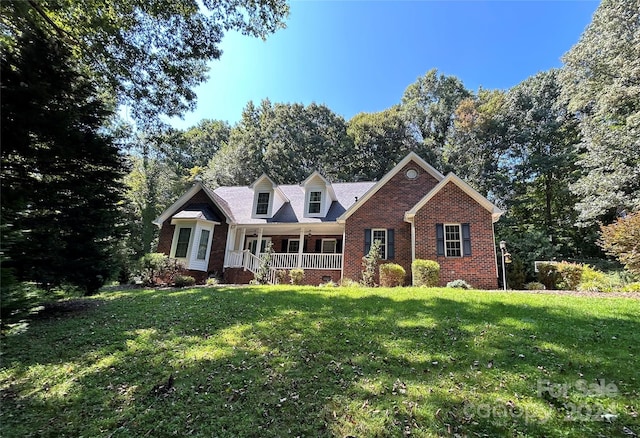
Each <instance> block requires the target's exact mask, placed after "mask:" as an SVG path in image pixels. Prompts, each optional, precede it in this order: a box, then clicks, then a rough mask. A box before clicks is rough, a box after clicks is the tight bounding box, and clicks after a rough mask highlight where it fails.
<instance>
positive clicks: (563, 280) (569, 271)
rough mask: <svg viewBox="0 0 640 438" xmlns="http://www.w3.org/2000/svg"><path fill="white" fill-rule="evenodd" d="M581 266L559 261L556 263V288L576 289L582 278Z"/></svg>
mask: <svg viewBox="0 0 640 438" xmlns="http://www.w3.org/2000/svg"><path fill="white" fill-rule="evenodd" d="M582 270H583V266H582V265H580V264H577V263H569V262H561V263H558V275H559V276H560V281H559V282H558V289H560V290H576V288H577V287H578V285H579V284H580V279H581V278H582Z"/></svg>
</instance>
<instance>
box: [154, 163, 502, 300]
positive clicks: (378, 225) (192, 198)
mask: <svg viewBox="0 0 640 438" xmlns="http://www.w3.org/2000/svg"><path fill="white" fill-rule="evenodd" d="M501 214H502V211H500V210H499V209H498V208H497V207H496V206H494V205H493V204H492V203H491V202H490V201H488V200H487V199H486V198H485V197H483V196H482V195H480V194H479V193H478V192H476V191H475V190H474V189H473V188H471V187H470V186H469V185H468V184H466V183H465V182H464V181H462V180H461V179H460V178H458V177H457V176H455V175H454V174H452V173H450V174H449V175H447V176H446V177H445V176H444V175H442V174H441V173H440V172H438V171H437V170H436V169H434V168H433V167H431V166H430V165H429V164H428V163H426V162H425V161H424V160H423V159H422V158H420V157H419V156H418V155H416V154H415V153H410V154H409V155H407V156H406V157H405V158H404V159H403V160H402V161H400V163H398V164H397V165H396V166H395V167H394V168H393V169H392V170H391V171H389V172H388V173H387V174H386V175H385V176H384V177H383V178H382V179H380V181H377V182H354V183H332V182H330V181H328V180H327V179H326V178H324V177H323V176H322V175H321V174H320V173H318V172H314V173H313V174H312V175H310V176H309V177H308V178H307V179H306V180H305V181H303V182H302V183H300V184H299V185H298V184H295V185H278V184H276V183H275V182H274V181H273V180H271V179H270V178H269V177H268V176H267V175H262V176H261V177H260V178H258V179H257V180H256V181H255V182H254V183H253V184H251V185H250V186H248V187H246V186H242V187H218V188H217V189H215V190H210V189H209V188H207V187H206V186H205V185H204V184H202V183H201V182H196V183H195V184H194V186H193V187H192V188H191V189H189V190H188V191H187V192H186V193H185V194H184V195H183V196H181V197H180V199H178V200H177V201H176V202H175V203H174V204H173V205H171V206H170V207H169V208H168V209H167V210H165V211H164V212H163V213H162V214H161V215H160V216H159V217H158V218H157V219H156V220H155V221H154V223H155V224H156V225H158V227H160V238H159V243H158V252H163V253H165V254H168V255H169V256H170V257H172V258H176V259H179V260H182V261H183V262H184V263H185V265H186V266H187V268H188V269H189V271H190V274H191V275H193V276H194V277H195V278H196V279H197V280H198V281H204V280H205V279H206V278H207V277H208V276H211V275H216V276H219V277H222V279H223V281H225V282H227V283H248V282H249V281H250V280H251V279H252V278H253V274H254V272H256V271H257V269H258V265H259V261H260V255H261V253H262V252H263V251H264V250H265V248H266V246H267V244H268V242H271V244H272V248H273V252H272V256H271V268H272V270H275V269H283V270H290V269H295V268H301V269H304V271H305V283H307V284H316V285H317V284H320V283H323V282H327V281H329V280H332V281H334V282H339V281H340V279H342V278H349V279H352V280H358V279H360V277H361V271H362V257H363V256H364V255H365V254H367V253H368V252H369V248H370V246H371V243H372V242H373V241H375V240H379V241H380V242H381V252H382V258H383V260H382V261H381V263H385V262H393V263H397V264H399V265H401V266H403V267H404V269H405V270H406V271H407V279H406V281H405V284H411V262H412V261H413V260H414V259H430V260H435V261H437V262H438V263H440V281H441V283H442V284H443V285H444V284H446V283H447V282H449V281H452V280H456V279H463V280H466V281H467V282H469V283H470V284H471V285H473V286H474V287H477V288H484V289H494V288H496V287H497V285H498V283H497V277H498V269H497V263H496V249H495V242H494V233H493V224H494V223H495V222H496V221H497V220H498V219H499V218H500V215H501Z"/></svg>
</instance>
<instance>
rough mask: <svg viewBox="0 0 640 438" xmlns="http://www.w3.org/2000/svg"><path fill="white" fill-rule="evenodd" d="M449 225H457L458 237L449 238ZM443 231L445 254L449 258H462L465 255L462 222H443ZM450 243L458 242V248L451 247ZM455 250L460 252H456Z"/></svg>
mask: <svg viewBox="0 0 640 438" xmlns="http://www.w3.org/2000/svg"><path fill="white" fill-rule="evenodd" d="M447 227H456V228H457V230H458V231H457V233H458V239H457V240H456V239H449V238H448V234H447ZM443 228H444V229H443V233H444V255H445V257H448V258H456V259H458V258H461V257H462V256H463V255H464V251H463V247H462V245H463V242H462V224H443ZM449 244H457V248H455V247H451V248H450V245H449ZM454 252H458V253H459V254H457V255H456V254H454Z"/></svg>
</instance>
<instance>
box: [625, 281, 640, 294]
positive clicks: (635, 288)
mask: <svg viewBox="0 0 640 438" xmlns="http://www.w3.org/2000/svg"><path fill="white" fill-rule="evenodd" d="M622 292H636V293H637V292H640V282H635V283H629V284H625V285H624V286H623V287H622Z"/></svg>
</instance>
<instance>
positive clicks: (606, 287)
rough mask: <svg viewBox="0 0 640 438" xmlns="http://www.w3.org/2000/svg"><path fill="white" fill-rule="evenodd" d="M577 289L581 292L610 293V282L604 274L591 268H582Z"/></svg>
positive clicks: (611, 288)
mask: <svg viewBox="0 0 640 438" xmlns="http://www.w3.org/2000/svg"><path fill="white" fill-rule="evenodd" d="M577 289H578V290H579V291H583V292H611V291H612V290H613V286H612V282H611V281H610V279H609V278H608V277H607V275H606V274H605V273H604V272H600V271H598V270H596V269H594V268H592V267H591V266H588V265H584V266H583V267H582V277H581V279H580V284H579V285H578V287H577Z"/></svg>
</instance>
